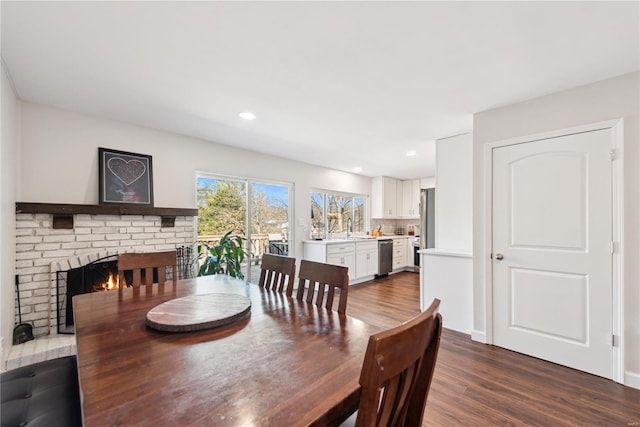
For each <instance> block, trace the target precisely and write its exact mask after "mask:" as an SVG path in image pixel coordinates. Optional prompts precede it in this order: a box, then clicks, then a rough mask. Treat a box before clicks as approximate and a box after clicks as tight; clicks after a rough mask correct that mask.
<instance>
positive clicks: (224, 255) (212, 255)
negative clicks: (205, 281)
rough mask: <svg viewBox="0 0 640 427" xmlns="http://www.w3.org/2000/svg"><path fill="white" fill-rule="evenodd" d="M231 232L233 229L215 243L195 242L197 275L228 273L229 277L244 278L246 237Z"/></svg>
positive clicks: (246, 254)
mask: <svg viewBox="0 0 640 427" xmlns="http://www.w3.org/2000/svg"><path fill="white" fill-rule="evenodd" d="M233 232H234V230H232V231H229V232H228V233H226V234H225V235H224V236H222V238H220V241H219V242H218V243H217V244H215V245H209V244H207V243H204V242H199V243H197V254H198V255H197V257H196V263H197V266H198V267H197V268H198V276H208V275H211V274H228V275H229V276H231V277H237V278H238V279H244V274H242V262H243V261H244V260H245V258H246V257H247V256H248V252H247V250H246V249H245V242H246V240H247V239H246V238H245V237H242V236H240V235H237V234H233Z"/></svg>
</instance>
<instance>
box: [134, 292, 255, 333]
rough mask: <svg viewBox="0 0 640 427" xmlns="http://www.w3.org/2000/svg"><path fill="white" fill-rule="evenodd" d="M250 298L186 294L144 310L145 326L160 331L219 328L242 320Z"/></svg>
mask: <svg viewBox="0 0 640 427" xmlns="http://www.w3.org/2000/svg"><path fill="white" fill-rule="evenodd" d="M249 311H251V300H250V299H249V298H247V297H245V296H242V295H238V294H222V293H221V294H202V295H189V296H186V297H182V298H176V299H173V300H170V301H166V302H163V303H162V304H160V305H157V306H155V307H154V308H152V309H151V310H149V311H148V312H147V319H146V324H147V326H149V327H151V328H153V329H156V330H158V331H163V332H193V331H199V330H202V329H210V328H219V327H221V326H226V325H229V324H232V323H235V322H237V321H239V320H241V319H243V318H244V317H245V316H246V315H247V313H249Z"/></svg>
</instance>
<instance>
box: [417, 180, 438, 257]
mask: <svg viewBox="0 0 640 427" xmlns="http://www.w3.org/2000/svg"><path fill="white" fill-rule="evenodd" d="M435 212H436V189H435V188H423V189H421V190H420V249H426V248H433V247H435V245H436V222H435V216H436V215H435Z"/></svg>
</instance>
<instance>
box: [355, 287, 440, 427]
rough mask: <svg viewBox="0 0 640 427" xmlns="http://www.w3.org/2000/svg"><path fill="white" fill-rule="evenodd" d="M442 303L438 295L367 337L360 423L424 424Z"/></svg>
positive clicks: (416, 426) (362, 425) (412, 426)
mask: <svg viewBox="0 0 640 427" xmlns="http://www.w3.org/2000/svg"><path fill="white" fill-rule="evenodd" d="M439 305H440V300H438V299H434V300H433V303H432V304H431V306H429V308H428V309H427V310H425V311H424V312H423V313H421V314H419V315H417V316H416V317H414V318H413V319H411V320H409V321H407V322H405V323H403V324H402V325H400V326H397V327H395V328H392V329H389V330H387V331H383V332H379V333H377V334H374V335H372V336H371V337H370V338H369V344H368V346H367V350H366V353H365V356H364V362H363V364H362V372H361V374H360V385H361V387H362V393H361V397H360V405H359V408H358V416H357V418H356V427H373V426H376V427H377V426H406V427H420V426H421V425H422V418H423V415H424V408H425V405H426V402H427V395H428V393H429V387H430V385H431V379H432V378H433V371H434V369H435V364H436V359H437V355H438V348H439V346H440V335H441V334H442V316H441V315H440V314H439V313H438V307H439Z"/></svg>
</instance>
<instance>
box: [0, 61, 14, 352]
mask: <svg viewBox="0 0 640 427" xmlns="http://www.w3.org/2000/svg"><path fill="white" fill-rule="evenodd" d="M0 74H2V81H1V83H0V92H1V94H2V114H1V119H0V126H1V129H0V137H1V138H2V144H1V145H0V176H2V178H1V179H0V233H1V234H2V239H1V240H0V284H1V286H0V290H1V292H0V298H1V299H0V301H2V302H1V304H0V313H1V314H0V321H1V322H2V328H0V334H1V335H0V336H1V338H0V339H1V340H2V349H0V352H1V353H2V354H1V356H2V359H1V360H5V359H6V354H7V353H8V351H9V349H10V348H11V344H12V341H13V326H14V323H13V319H14V315H15V314H14V312H15V306H14V297H15V288H14V286H15V282H14V278H13V277H14V271H15V258H16V247H15V246H16V245H15V212H16V187H17V181H16V178H17V175H18V166H17V165H18V162H17V159H18V118H19V109H18V103H17V101H16V96H15V94H14V92H13V88H12V86H11V83H10V82H9V79H8V78H7V75H6V74H5V70H4V66H2V71H1V73H0Z"/></svg>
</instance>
